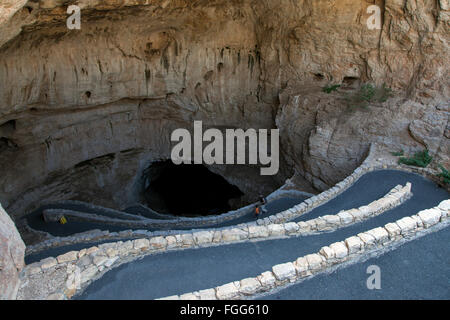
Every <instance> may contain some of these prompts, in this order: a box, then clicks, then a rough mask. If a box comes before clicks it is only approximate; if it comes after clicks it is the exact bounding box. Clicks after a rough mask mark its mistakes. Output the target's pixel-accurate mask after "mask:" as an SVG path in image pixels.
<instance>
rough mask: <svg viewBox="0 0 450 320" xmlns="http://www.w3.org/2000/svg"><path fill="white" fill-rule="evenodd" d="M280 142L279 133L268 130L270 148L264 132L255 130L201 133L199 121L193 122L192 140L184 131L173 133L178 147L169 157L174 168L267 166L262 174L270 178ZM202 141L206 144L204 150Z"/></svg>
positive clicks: (275, 130) (273, 170)
mask: <svg viewBox="0 0 450 320" xmlns="http://www.w3.org/2000/svg"><path fill="white" fill-rule="evenodd" d="M279 139H280V134H279V130H278V129H271V130H270V148H269V142H268V140H269V133H268V130H267V129H259V130H258V131H256V130H255V129H248V130H246V131H244V130H243V129H226V130H225V137H224V135H223V133H222V131H220V130H219V129H208V130H206V131H205V132H203V124H202V121H194V137H191V133H190V132H189V131H188V130H187V129H176V130H175V131H173V132H172V135H171V141H172V142H178V144H176V145H175V146H174V147H173V149H172V153H171V158H172V162H173V163H174V164H176V165H179V164H182V163H184V164H192V163H194V164H203V163H204V164H207V165H212V164H249V165H262V166H267V167H262V168H261V175H263V176H270V175H275V174H277V173H278V170H279V165H280V163H279V149H280V148H279ZM204 142H209V144H208V145H207V146H206V147H205V148H203V144H204ZM247 142H248V144H247ZM224 146H225V149H226V150H225V152H224ZM247 149H248V154H247ZM192 150H193V153H194V154H193V157H192ZM269 150H270V154H269ZM224 155H225V157H224Z"/></svg>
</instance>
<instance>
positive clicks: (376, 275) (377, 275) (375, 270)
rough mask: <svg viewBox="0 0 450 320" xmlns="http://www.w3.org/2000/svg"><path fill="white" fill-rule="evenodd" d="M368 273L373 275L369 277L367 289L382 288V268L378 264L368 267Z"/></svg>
mask: <svg viewBox="0 0 450 320" xmlns="http://www.w3.org/2000/svg"><path fill="white" fill-rule="evenodd" d="M367 274H370V275H371V276H370V277H369V278H367V282H366V285H367V289H369V290H381V269H380V267H379V266H377V265H372V266H368V267H367Z"/></svg>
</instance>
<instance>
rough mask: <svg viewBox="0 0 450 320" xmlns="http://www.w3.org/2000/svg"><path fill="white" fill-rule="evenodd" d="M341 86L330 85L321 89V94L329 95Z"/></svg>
mask: <svg viewBox="0 0 450 320" xmlns="http://www.w3.org/2000/svg"><path fill="white" fill-rule="evenodd" d="M340 87H341V85H340V84H335V85H331V86H326V87H324V88H323V89H322V91H323V92H325V93H331V92H333V91H337V89H338V88H340Z"/></svg>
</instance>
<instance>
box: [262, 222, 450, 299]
mask: <svg viewBox="0 0 450 320" xmlns="http://www.w3.org/2000/svg"><path fill="white" fill-rule="evenodd" d="M449 243H450V227H447V228H445V229H442V230H440V231H437V232H435V233H432V234H428V235H426V236H424V237H423V238H419V239H416V240H413V241H411V242H407V243H406V244H404V245H402V246H401V247H399V248H397V249H396V250H394V251H389V252H387V253H385V254H383V255H381V256H378V257H375V258H371V259H369V260H367V261H365V262H363V263H357V264H353V265H350V266H348V267H346V268H342V269H338V270H336V271H334V272H333V273H331V274H321V275H317V276H316V277H313V278H311V279H309V280H305V281H303V282H300V283H298V284H294V285H291V286H289V287H287V288H286V289H283V290H281V291H279V292H276V293H274V294H271V295H266V296H263V297H259V298H258V299H261V300H264V299H270V300H309V299H313V300H322V299H326V300H333V299H340V300H347V299H348V300H357V299H364V300H369V299H377V300H387V299H389V300H392V299H403V300H405V299H416V300H417V299H444V300H448V299H450V246H449ZM418 257H419V258H418ZM372 265H376V266H378V267H379V268H380V275H381V278H380V279H381V282H380V284H381V289H380V290H369V289H367V285H366V281H367V278H368V277H369V276H370V274H367V268H368V267H369V266H372Z"/></svg>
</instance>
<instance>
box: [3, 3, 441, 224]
mask: <svg viewBox="0 0 450 320" xmlns="http://www.w3.org/2000/svg"><path fill="white" fill-rule="evenodd" d="M69 2H70V1H64V0H60V1H56V0H46V1H43V0H41V1H6V2H2V5H1V6H0V35H1V37H0V61H1V62H0V79H1V80H2V83H4V84H6V85H3V86H2V87H1V88H0V139H1V140H0V161H1V163H2V166H1V168H0V176H1V177H2V178H1V181H0V182H1V183H0V200H1V201H3V203H4V205H5V207H6V208H7V209H8V211H9V212H13V213H14V214H15V215H17V216H20V215H23V214H24V213H26V212H28V211H30V210H31V209H33V208H35V207H36V205H38V204H39V203H40V202H41V200H42V199H46V200H48V201H52V200H59V199H68V198H76V199H80V200H85V201H91V202H94V203H96V204H100V205H107V206H111V207H123V206H126V205H127V204H130V203H133V202H135V201H137V200H139V199H137V198H136V194H137V192H136V190H138V189H139V187H140V183H141V182H140V181H139V179H140V177H141V175H142V172H143V170H144V169H145V168H146V167H148V165H149V164H150V163H151V162H152V161H156V160H163V159H168V157H169V156H170V149H171V143H170V141H169V139H170V133H171V132H172V130H174V129H175V128H180V127H187V128H191V126H192V123H193V121H194V120H202V121H203V123H204V125H205V127H219V128H222V127H238V128H244V129H245V128H255V129H258V128H273V127H278V128H279V129H280V131H281V150H282V154H283V160H282V166H281V174H280V175H279V176H278V177H277V179H278V180H279V183H282V182H283V181H284V179H286V178H288V177H290V176H292V174H294V173H295V174H296V176H297V177H301V178H302V179H304V180H306V181H309V182H310V183H311V184H312V185H313V186H314V187H315V188H317V189H325V188H327V187H328V186H330V185H332V184H333V183H335V182H337V181H339V180H340V179H342V178H343V177H345V176H346V175H347V174H348V173H349V172H351V170H353V169H354V168H355V167H356V166H357V165H358V164H359V163H360V162H361V160H362V159H363V158H364V156H365V154H366V152H367V150H368V146H369V145H370V143H371V142H377V143H379V144H380V145H381V146H384V147H385V148H386V149H388V150H391V151H398V150H400V149H404V150H405V152H408V153H410V152H411V153H412V152H414V151H417V150H422V149H423V148H428V149H429V150H430V153H431V154H432V155H433V156H434V157H435V159H436V163H438V162H439V163H442V164H443V165H444V166H447V167H448V166H449V165H450V162H449V154H450V152H449V151H450V147H449V134H448V132H449V130H448V127H449V126H448V114H449V107H448V103H449V99H448V98H449V82H448V79H449V78H450V77H449V67H448V66H449V62H450V59H449V52H450V51H449V50H448V40H449V35H450V32H449V31H450V30H449V8H448V6H449V5H448V1H444V0H441V1H434V0H423V1H410V0H408V1H398V0H387V1H378V0H376V1H359V0H358V1H357V0H343V1H325V0H301V1H288V0H274V1H260V0H244V1H228V0H215V1H206V0H205V1H199V2H193V1H188V0H173V1H170V0H156V1H151V2H150V1H144V0H142V1H140V0H123V1H99V0H97V1H87V0H80V1H78V3H79V5H80V7H81V9H82V23H81V30H68V29H67V27H66V19H67V16H68V15H67V13H66V9H67V5H68V4H69ZM371 4H376V5H379V6H380V8H381V11H382V28H381V30H369V28H368V27H367V24H366V22H367V19H368V18H369V14H368V13H367V7H368V6H369V5H371ZM366 82H372V83H376V84H378V85H381V84H383V83H385V84H386V85H387V86H389V87H390V88H392V89H393V90H394V93H395V96H394V97H393V98H391V99H389V100H388V101H386V102H384V103H377V104H375V105H371V106H370V107H369V108H367V110H366V109H364V110H363V109H361V110H354V111H352V112H349V111H348V110H347V106H346V102H345V99H344V96H345V94H352V93H355V91H356V90H357V88H358V87H359V85H361V84H362V83H366ZM328 84H341V85H342V87H341V88H340V90H339V92H333V93H331V94H326V93H324V92H323V91H322V88H323V87H324V86H326V85H328ZM215 170H218V169H215ZM222 171H223V170H222ZM229 174H230V175H229V176H228V177H227V179H229V181H233V183H235V184H237V185H238V186H239V183H241V184H242V186H244V187H245V188H247V186H248V181H243V180H242V181H241V180H240V179H239V178H240V177H239V174H238V173H236V174H235V175H233V172H232V170H230V173H229ZM247 189H248V188H247Z"/></svg>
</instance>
